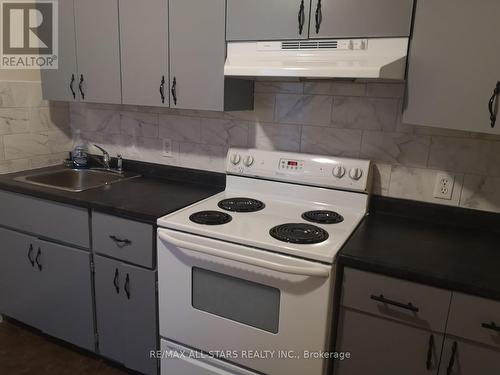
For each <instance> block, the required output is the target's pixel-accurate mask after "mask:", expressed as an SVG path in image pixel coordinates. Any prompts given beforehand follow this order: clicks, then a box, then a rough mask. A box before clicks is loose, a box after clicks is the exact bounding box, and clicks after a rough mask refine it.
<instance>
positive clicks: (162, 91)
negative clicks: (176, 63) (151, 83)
mask: <svg viewBox="0 0 500 375" xmlns="http://www.w3.org/2000/svg"><path fill="white" fill-rule="evenodd" d="M160 97H161V102H162V104H165V76H161V83H160Z"/></svg>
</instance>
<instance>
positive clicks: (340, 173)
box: [332, 165, 345, 178]
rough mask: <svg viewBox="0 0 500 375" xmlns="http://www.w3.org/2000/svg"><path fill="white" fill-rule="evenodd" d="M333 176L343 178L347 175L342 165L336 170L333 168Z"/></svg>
mask: <svg viewBox="0 0 500 375" xmlns="http://www.w3.org/2000/svg"><path fill="white" fill-rule="evenodd" d="M332 174H333V176H334V177H337V178H342V177H344V175H345V168H344V167H343V166H341V165H337V166H336V167H335V168H333V171H332Z"/></svg>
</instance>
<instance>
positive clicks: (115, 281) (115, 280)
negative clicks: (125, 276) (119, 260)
mask: <svg viewBox="0 0 500 375" xmlns="http://www.w3.org/2000/svg"><path fill="white" fill-rule="evenodd" d="M118 277H120V272H118V268H115V277H114V279H113V285H114V286H115V290H116V294H120V284H118Z"/></svg>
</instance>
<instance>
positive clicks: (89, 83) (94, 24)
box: [75, 0, 147, 104]
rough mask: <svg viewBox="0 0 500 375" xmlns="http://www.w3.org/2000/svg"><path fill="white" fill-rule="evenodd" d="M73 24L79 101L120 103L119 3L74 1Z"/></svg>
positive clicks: (108, 0)
mask: <svg viewBox="0 0 500 375" xmlns="http://www.w3.org/2000/svg"><path fill="white" fill-rule="evenodd" d="M75 25H76V51H77V56H78V73H79V77H78V86H79V87H81V90H80V91H81V100H82V101H85V102H97V103H110V104H120V103H121V101H122V100H121V80H120V79H121V77H120V38H119V26H118V0H75ZM145 69H147V67H145Z"/></svg>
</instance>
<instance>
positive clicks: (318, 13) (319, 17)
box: [314, 0, 323, 34]
mask: <svg viewBox="0 0 500 375" xmlns="http://www.w3.org/2000/svg"><path fill="white" fill-rule="evenodd" d="M314 18H315V21H316V34H318V33H319V29H320V27H321V22H322V21H323V13H322V12H321V0H318V4H317V5H316V14H315V17H314Z"/></svg>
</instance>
